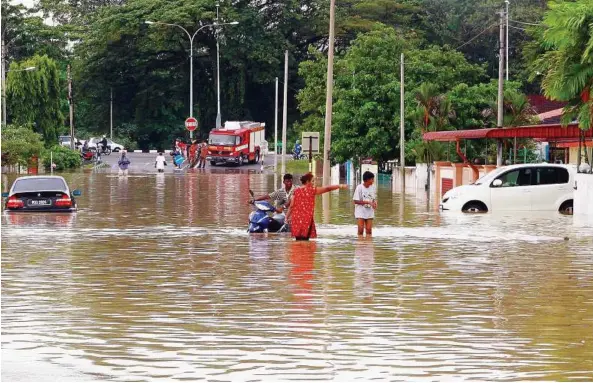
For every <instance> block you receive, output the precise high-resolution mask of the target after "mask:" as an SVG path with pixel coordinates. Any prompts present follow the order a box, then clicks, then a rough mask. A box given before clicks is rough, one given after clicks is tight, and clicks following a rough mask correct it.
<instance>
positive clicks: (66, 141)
mask: <svg viewBox="0 0 593 383" xmlns="http://www.w3.org/2000/svg"><path fill="white" fill-rule="evenodd" d="M58 141H59V142H60V146H66V147H68V148H69V147H70V136H59V137H58ZM84 143H85V140H79V139H78V138H76V137H74V144H75V145H76V147H81V146H82V145H84Z"/></svg>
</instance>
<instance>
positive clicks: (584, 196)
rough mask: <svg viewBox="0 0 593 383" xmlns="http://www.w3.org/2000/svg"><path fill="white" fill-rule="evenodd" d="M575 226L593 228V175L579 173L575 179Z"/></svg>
mask: <svg viewBox="0 0 593 383" xmlns="http://www.w3.org/2000/svg"><path fill="white" fill-rule="evenodd" d="M575 180H576V184H577V190H575V191H574V216H573V219H574V224H575V225H576V226H584V227H593V174H582V173H578V174H577V175H576V177H575Z"/></svg>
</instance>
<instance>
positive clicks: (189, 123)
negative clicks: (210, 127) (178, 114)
mask: <svg viewBox="0 0 593 383" xmlns="http://www.w3.org/2000/svg"><path fill="white" fill-rule="evenodd" d="M185 127H186V128H187V130H189V131H190V132H193V131H194V130H196V128H197V127H198V120H196V119H195V118H194V117H188V118H187V120H185Z"/></svg>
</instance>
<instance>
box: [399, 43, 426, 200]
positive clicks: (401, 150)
mask: <svg viewBox="0 0 593 383" xmlns="http://www.w3.org/2000/svg"><path fill="white" fill-rule="evenodd" d="M400 77H401V78H400V87H399V98H400V100H399V109H400V111H399V120H400V121H399V135H400V137H399V162H400V171H401V181H402V193H404V192H405V190H406V173H405V169H406V168H405V166H406V157H405V145H406V142H405V129H404V54H403V53H402V54H401V57H400ZM427 165H428V164H427Z"/></svg>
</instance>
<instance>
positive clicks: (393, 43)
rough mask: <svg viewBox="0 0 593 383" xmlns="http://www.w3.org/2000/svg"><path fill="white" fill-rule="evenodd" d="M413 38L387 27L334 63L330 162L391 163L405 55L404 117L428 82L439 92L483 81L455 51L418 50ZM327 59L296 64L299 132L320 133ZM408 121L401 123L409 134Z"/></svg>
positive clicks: (481, 72)
mask: <svg viewBox="0 0 593 383" xmlns="http://www.w3.org/2000/svg"><path fill="white" fill-rule="evenodd" d="M418 44H419V41H418V39H416V38H414V37H413V36H412V37H410V38H408V36H402V35H401V33H399V32H397V31H396V30H395V29H393V28H390V27H385V26H382V25H375V29H374V30H372V31H370V32H368V33H364V34H361V35H359V37H358V38H357V39H356V40H354V41H353V43H352V46H351V47H350V48H349V49H348V50H347V51H346V52H345V54H344V55H343V56H341V57H338V58H337V59H336V63H335V77H334V116H333V123H332V158H333V159H334V160H335V161H338V162H342V161H344V160H346V159H349V158H361V157H369V156H370V157H373V158H374V159H376V160H385V159H390V158H394V157H395V156H396V154H397V153H398V152H399V128H398V127H399V104H400V103H399V97H400V73H399V69H400V65H399V57H400V54H401V53H402V52H405V55H406V59H405V63H406V69H405V82H406V83H405V89H406V94H407V97H406V118H407V116H409V115H410V114H412V113H413V112H414V110H415V109H416V106H415V104H416V103H415V101H414V94H415V91H416V89H417V88H418V87H419V86H420V85H421V84H422V83H425V82H433V81H434V86H435V87H436V89H437V90H438V92H439V93H445V92H446V91H448V90H450V89H451V87H452V86H453V85H454V84H457V83H459V82H462V81H467V82H470V83H472V84H473V82H479V81H482V80H483V79H484V78H485V75H484V74H485V71H484V68H483V66H480V65H473V64H470V63H468V62H467V60H465V59H464V57H463V55H462V54H461V53H459V52H455V51H451V50H450V49H447V48H439V47H432V46H431V47H427V48H425V49H421V48H418ZM326 65H327V64H326V60H325V58H324V57H323V56H322V55H320V54H315V55H314V56H313V60H309V61H305V62H303V63H301V66H300V69H301V73H302V74H303V75H304V78H305V87H304V88H303V89H302V90H301V91H300V92H299V94H298V96H297V98H298V100H299V108H300V110H301V112H303V114H304V120H303V123H302V124H301V125H300V126H299V128H300V129H310V130H317V131H322V128H323V126H324V125H323V115H324V111H325V91H324V89H325V73H324V70H325V69H324V68H325V67H326ZM412 130H413V123H412V121H408V119H406V132H408V134H411V132H412Z"/></svg>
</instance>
